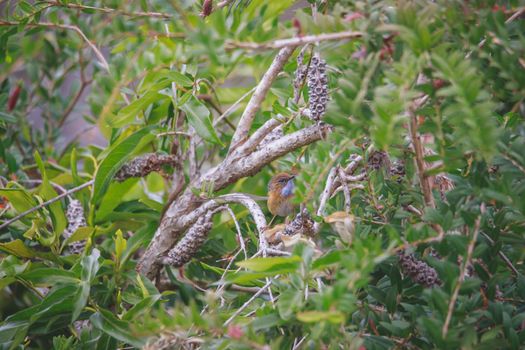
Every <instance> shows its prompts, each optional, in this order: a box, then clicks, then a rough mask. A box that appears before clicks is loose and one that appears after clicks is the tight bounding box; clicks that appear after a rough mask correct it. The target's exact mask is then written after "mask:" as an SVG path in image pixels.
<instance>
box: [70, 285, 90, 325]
mask: <svg viewBox="0 0 525 350" xmlns="http://www.w3.org/2000/svg"><path fill="white" fill-rule="evenodd" d="M90 289H91V286H90V285H89V282H86V281H82V282H80V284H79V285H78V288H77V291H76V293H75V295H74V296H73V298H74V300H75V306H74V308H73V312H72V314H71V322H74V321H76V319H77V318H78V316H80V313H81V312H82V310H83V309H84V307H85V306H86V304H87V301H88V298H89V291H90Z"/></svg>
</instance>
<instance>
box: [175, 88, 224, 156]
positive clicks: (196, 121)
mask: <svg viewBox="0 0 525 350" xmlns="http://www.w3.org/2000/svg"><path fill="white" fill-rule="evenodd" d="M180 109H182V110H183V111H184V112H185V113H186V116H187V117H188V122H189V123H190V125H191V126H192V127H193V128H194V129H195V131H196V132H197V135H199V136H200V137H202V138H203V139H204V140H206V141H208V142H211V143H214V144H217V145H220V146H222V147H224V144H223V143H222V142H221V140H220V139H219V137H218V136H217V133H216V132H215V129H214V127H213V124H212V122H211V119H210V111H209V110H208V108H206V106H204V105H203V104H202V103H201V102H199V101H198V100H197V99H196V98H195V97H193V96H192V97H191V98H190V99H188V101H187V102H186V103H185V104H184V105H182V106H181V107H180Z"/></svg>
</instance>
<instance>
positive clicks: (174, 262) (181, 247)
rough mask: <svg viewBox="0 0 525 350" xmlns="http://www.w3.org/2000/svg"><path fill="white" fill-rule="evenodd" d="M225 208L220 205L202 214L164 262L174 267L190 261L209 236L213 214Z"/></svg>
mask: <svg viewBox="0 0 525 350" xmlns="http://www.w3.org/2000/svg"><path fill="white" fill-rule="evenodd" d="M223 209H224V207H219V208H218V209H216V210H213V211H209V212H207V213H206V215H203V216H201V217H200V218H199V219H198V220H197V222H196V223H195V224H193V226H192V227H190V228H189V230H188V232H187V233H186V235H185V236H184V238H182V239H181V240H180V241H179V242H178V243H177V244H176V245H175V247H173V249H171V250H170V251H169V252H168V256H167V257H166V258H164V261H163V263H164V264H165V265H171V266H173V267H181V266H183V265H184V264H186V263H187V262H189V261H190V260H191V258H192V257H193V256H194V255H195V254H196V253H197V252H198V250H199V249H200V247H201V246H202V245H203V244H204V241H205V240H206V237H208V233H209V232H210V230H211V228H212V226H213V221H212V217H213V214H215V213H216V212H218V211H220V210H223Z"/></svg>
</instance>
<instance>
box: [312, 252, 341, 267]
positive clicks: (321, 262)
mask: <svg viewBox="0 0 525 350" xmlns="http://www.w3.org/2000/svg"><path fill="white" fill-rule="evenodd" d="M340 261H341V252H340V251H338V250H336V251H333V252H330V253H327V254H325V255H323V256H322V257H320V258H319V259H316V260H315V261H314V262H313V264H312V269H314V270H322V269H325V268H327V267H328V266H330V265H333V264H337V263H338V262H340Z"/></svg>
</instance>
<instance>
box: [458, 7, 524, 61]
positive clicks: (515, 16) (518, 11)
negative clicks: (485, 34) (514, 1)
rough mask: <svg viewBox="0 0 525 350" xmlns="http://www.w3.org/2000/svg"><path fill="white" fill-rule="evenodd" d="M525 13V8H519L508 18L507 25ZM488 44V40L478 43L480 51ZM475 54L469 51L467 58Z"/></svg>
mask: <svg viewBox="0 0 525 350" xmlns="http://www.w3.org/2000/svg"><path fill="white" fill-rule="evenodd" d="M523 12H525V7H519V8H518V9H517V10H516V12H514V14H513V15H512V16H510V17H509V18H507V20H506V21H505V24H509V23H510V22H512V21H514V20H515V19H516V18H518V17H519V16H521V14H522V13H523ZM486 42H487V38H484V39H483V40H481V41H480V42H479V43H478V49H481V48H482V47H483V46H485V43H486ZM473 52H474V50H471V51H469V52H468V53H467V54H466V56H465V58H469V57H470V56H471V55H472V53H473Z"/></svg>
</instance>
